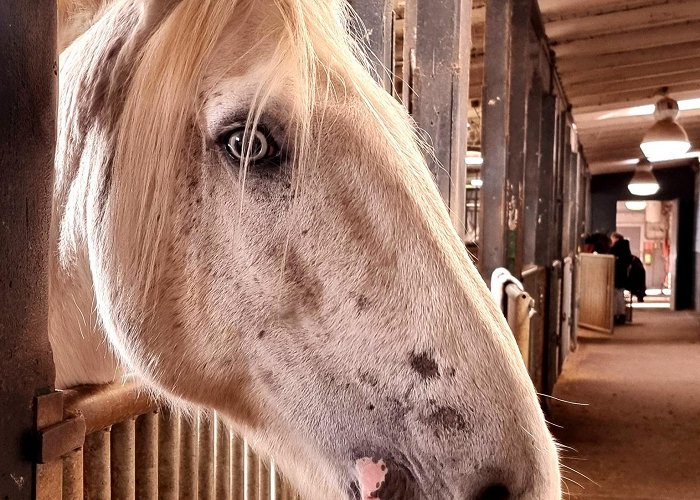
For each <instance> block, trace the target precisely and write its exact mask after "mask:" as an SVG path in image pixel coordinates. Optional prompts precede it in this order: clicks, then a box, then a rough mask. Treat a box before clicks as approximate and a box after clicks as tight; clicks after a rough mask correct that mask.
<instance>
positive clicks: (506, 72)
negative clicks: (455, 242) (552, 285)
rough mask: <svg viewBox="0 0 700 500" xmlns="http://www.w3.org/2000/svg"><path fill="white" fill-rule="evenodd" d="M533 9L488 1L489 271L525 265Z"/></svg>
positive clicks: (484, 241) (485, 260) (485, 150)
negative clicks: (525, 185)
mask: <svg viewBox="0 0 700 500" xmlns="http://www.w3.org/2000/svg"><path fill="white" fill-rule="evenodd" d="M531 9H532V3H531V1H530V0H503V1H502V2H493V3H489V4H487V5H486V27H485V30H486V32H485V52H486V66H485V69H484V90H483V92H484V93H483V121H482V154H483V156H484V165H483V170H482V171H483V174H482V175H483V181H484V185H483V187H482V190H481V194H482V196H483V201H484V202H483V209H482V225H481V228H482V237H481V249H482V255H481V256H480V260H479V264H480V267H481V272H482V275H483V276H490V275H491V273H492V272H493V271H494V270H495V269H496V268H498V267H506V268H507V269H508V270H509V271H510V272H511V273H512V274H513V275H514V276H520V274H521V273H522V268H523V246H524V245H523V243H524V228H523V226H524V223H523V212H524V193H523V183H524V172H525V158H526V141H525V138H526V133H527V97H528V93H529V86H530V71H531V66H532V64H531V59H532V54H531V51H530V50H529V47H530V42H531V37H532V36H533V35H532V28H531V23H530V18H531Z"/></svg>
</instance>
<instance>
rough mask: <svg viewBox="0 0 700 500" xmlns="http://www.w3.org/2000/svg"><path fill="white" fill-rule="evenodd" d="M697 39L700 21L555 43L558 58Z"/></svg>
mask: <svg viewBox="0 0 700 500" xmlns="http://www.w3.org/2000/svg"><path fill="white" fill-rule="evenodd" d="M697 41H700V21H693V22H684V23H677V24H669V25H666V26H659V27H653V28H645V29H640V30H632V31H627V32H624V33H609V34H606V35H601V36H597V37H593V38H589V39H586V40H575V41H573V42H565V43H560V44H557V43H554V44H552V47H553V49H554V52H555V53H556V54H557V58H563V57H583V56H592V55H603V54H614V53H619V52H633V51H637V50H641V49H649V48H653V47H662V46H668V45H673V44H678V43H685V42H697Z"/></svg>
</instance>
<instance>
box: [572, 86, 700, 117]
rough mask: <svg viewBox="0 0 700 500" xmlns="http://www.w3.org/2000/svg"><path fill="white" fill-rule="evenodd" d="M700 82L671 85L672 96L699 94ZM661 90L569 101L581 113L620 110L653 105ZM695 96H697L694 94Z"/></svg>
mask: <svg viewBox="0 0 700 500" xmlns="http://www.w3.org/2000/svg"><path fill="white" fill-rule="evenodd" d="M699 86H700V82H697V81H694V82H684V83H674V84H671V85H669V86H668V87H667V88H668V92H669V94H670V95H673V96H677V95H678V94H679V93H681V92H690V91H692V92H693V93H696V92H698V87H699ZM658 91H659V89H658V87H657V88H653V87H651V88H647V89H637V90H626V91H621V92H610V93H605V94H592V95H586V96H580V97H572V98H570V99H569V101H570V103H571V104H572V106H574V109H578V110H579V112H581V113H588V112H591V111H597V110H598V109H619V108H622V107H627V106H636V105H639V104H650V103H653V102H654V100H655V97H656V95H657V93H658ZM694 95H695V94H694Z"/></svg>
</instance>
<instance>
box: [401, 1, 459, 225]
mask: <svg viewBox="0 0 700 500" xmlns="http://www.w3.org/2000/svg"><path fill="white" fill-rule="evenodd" d="M470 15H471V0H407V2H406V37H405V40H404V55H403V58H404V78H403V81H404V82H406V83H407V85H404V96H403V97H404V102H405V103H407V105H408V108H409V111H410V112H411V114H412V115H413V118H414V119H415V120H416V123H417V125H418V127H419V128H420V129H421V130H423V131H425V132H426V134H427V135H428V142H429V143H430V145H431V146H432V148H433V152H434V156H433V155H428V156H427V158H426V160H427V163H428V166H429V168H430V171H431V172H432V174H433V177H434V179H435V181H436V183H437V186H438V189H439V191H440V194H441V195H442V197H443V200H444V201H445V204H446V205H447V206H448V207H449V208H450V213H451V215H452V222H453V224H454V226H455V228H456V229H457V231H458V232H459V234H460V235H462V236H463V235H464V202H465V190H464V184H465V179H466V167H465V164H464V158H465V156H466V151H467V133H468V132H467V110H468V108H469V57H468V56H467V54H469V49H470V39H471V30H470Z"/></svg>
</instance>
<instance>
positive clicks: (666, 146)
mask: <svg viewBox="0 0 700 500" xmlns="http://www.w3.org/2000/svg"><path fill="white" fill-rule="evenodd" d="M677 116H678V103H677V102H676V101H674V100H673V99H671V98H669V97H666V96H663V97H662V98H661V99H659V101H658V102H657V103H656V109H655V111H654V118H656V123H655V124H654V125H653V126H652V127H651V128H650V129H649V130H648V131H647V133H646V134H644V139H642V143H641V144H640V147H641V148H642V152H643V153H644V156H646V157H647V158H648V159H649V160H650V161H664V160H672V159H674V158H679V157H681V156H683V155H684V154H685V153H687V152H688V150H689V149H690V141H689V140H688V134H687V133H686V131H685V130H684V129H683V127H682V126H680V125H679V124H678V122H676V117H677Z"/></svg>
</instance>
